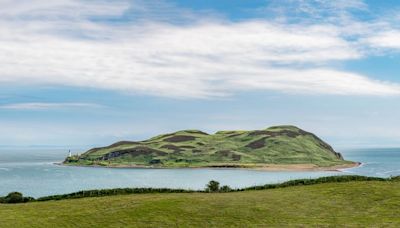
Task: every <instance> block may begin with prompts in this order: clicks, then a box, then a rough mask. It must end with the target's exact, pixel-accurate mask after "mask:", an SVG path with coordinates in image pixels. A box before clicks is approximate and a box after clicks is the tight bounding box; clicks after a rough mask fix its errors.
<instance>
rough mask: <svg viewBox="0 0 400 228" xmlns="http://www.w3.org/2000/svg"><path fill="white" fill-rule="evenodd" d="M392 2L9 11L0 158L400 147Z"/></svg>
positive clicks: (397, 23)
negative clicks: (279, 142) (126, 145)
mask: <svg viewBox="0 0 400 228" xmlns="http://www.w3.org/2000/svg"><path fill="white" fill-rule="evenodd" d="M399 12H400V2H399V1H395V0H386V1H380V0H368V1H367V0H365V1H362V0H336V1H330V0H269V1H268V0H253V1H241V0H219V1H215V0H214V1H211V0H192V1H183V0H182V1H180V0H175V1H173V0H146V1H145V0H116V1H105V0H91V1H89V0H56V1H44V0H0V146H46V145H47V146H63V147H79V146H82V147H91V146H102V145H108V144H110V143H113V142H115V141H119V140H143V139H146V138H148V137H150V136H154V135H157V134H161V133H167V132H173V131H177V130H181V129H199V130H203V131H206V132H209V133H213V132H215V131H218V130H239V129H240V130H251V129H264V128H267V127H269V126H274V125H282V124H285V125H286V124H290V125H296V126H299V127H301V128H303V129H305V130H307V131H310V132H313V133H315V134H317V135H318V136H320V137H321V138H323V139H324V140H326V141H327V142H328V143H330V144H331V145H333V146H334V147H339V148H341V147H399V146H400V130H399V129H400V118H399V116H400V75H399V69H400V68H399V66H400V13H399Z"/></svg>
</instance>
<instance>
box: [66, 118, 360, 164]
mask: <svg viewBox="0 0 400 228" xmlns="http://www.w3.org/2000/svg"><path fill="white" fill-rule="evenodd" d="M63 164H64V165H77V166H104V167H132V168H135V167H136V168H202V167H203V168H205V167H213V168H214V167H215V168H257V169H264V170H337V169H340V168H349V167H354V166H357V165H359V163H357V162H351V161H346V160H344V158H343V156H342V155H341V154H340V153H338V152H336V151H335V150H334V149H333V148H332V147H331V146H330V145H329V144H327V143H326V142H324V141H323V140H321V139H320V138H318V137H317V136H316V135H314V134H312V133H310V132H307V131H304V130H302V129H300V128H298V127H295V126H290V125H285V126H274V127H269V128H267V129H263V130H253V131H218V132H216V133H215V134H207V133H205V132H202V131H199V130H183V131H178V132H175V133H170V134H163V135H159V136H156V137H153V138H151V139H148V140H144V141H138V142H133V141H121V142H117V143H115V144H112V145H110V146H107V147H100V148H93V149H91V150H89V151H87V152H85V153H83V154H80V155H71V156H68V157H67V158H66V159H65V161H64V162H63Z"/></svg>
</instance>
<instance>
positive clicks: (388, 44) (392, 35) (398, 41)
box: [364, 30, 400, 49]
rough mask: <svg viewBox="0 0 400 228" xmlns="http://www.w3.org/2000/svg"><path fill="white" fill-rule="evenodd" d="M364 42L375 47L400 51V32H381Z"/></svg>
mask: <svg viewBox="0 0 400 228" xmlns="http://www.w3.org/2000/svg"><path fill="white" fill-rule="evenodd" d="M364 41H365V42H366V43H368V44H369V45H371V46H373V47H380V48H389V49H400V30H389V31H383V32H379V33H377V34H374V35H373V36H371V37H368V38H366V39H365V40H364Z"/></svg>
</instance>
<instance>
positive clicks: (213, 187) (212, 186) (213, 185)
mask: <svg viewBox="0 0 400 228" xmlns="http://www.w3.org/2000/svg"><path fill="white" fill-rule="evenodd" d="M206 191H207V192H218V191H219V182H218V181H215V180H212V181H210V182H208V184H207V186H206Z"/></svg>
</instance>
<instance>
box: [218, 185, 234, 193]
mask: <svg viewBox="0 0 400 228" xmlns="http://www.w3.org/2000/svg"><path fill="white" fill-rule="evenodd" d="M219 191H220V192H231V191H232V189H231V187H229V186H228V185H224V186H222V187H221V188H220V189H219Z"/></svg>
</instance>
